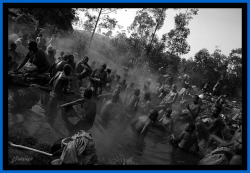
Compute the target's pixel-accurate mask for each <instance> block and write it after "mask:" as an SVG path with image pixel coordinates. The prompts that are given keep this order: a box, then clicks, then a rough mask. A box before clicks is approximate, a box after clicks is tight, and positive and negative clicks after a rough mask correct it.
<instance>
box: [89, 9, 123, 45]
mask: <svg viewBox="0 0 250 173" xmlns="http://www.w3.org/2000/svg"><path fill="white" fill-rule="evenodd" d="M90 10H91V11H90ZM117 10H118V8H115V9H113V8H100V9H98V8H93V9H84V12H85V16H86V17H87V20H86V21H85V22H84V27H85V29H86V30H88V31H92V34H91V39H90V43H89V46H90V45H91V42H92V39H93V36H94V34H95V30H96V28H97V27H98V28H105V29H108V30H109V31H111V30H112V29H114V28H115V27H116V25H117V20H116V19H115V18H110V17H109V15H108V14H110V13H113V12H116V11H117ZM91 12H92V13H91ZM94 12H98V15H97V16H96V15H94V14H93V13H94ZM102 15H104V16H103V17H101V16H102ZM99 21H101V22H100V23H99ZM98 23H99V24H98Z"/></svg>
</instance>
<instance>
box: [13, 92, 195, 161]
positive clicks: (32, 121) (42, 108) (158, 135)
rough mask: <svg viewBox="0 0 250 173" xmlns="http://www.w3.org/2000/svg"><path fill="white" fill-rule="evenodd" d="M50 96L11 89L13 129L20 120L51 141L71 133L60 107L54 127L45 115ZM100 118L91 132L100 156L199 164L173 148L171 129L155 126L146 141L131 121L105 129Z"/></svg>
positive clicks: (40, 136) (103, 157)
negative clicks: (160, 128)
mask: <svg viewBox="0 0 250 173" xmlns="http://www.w3.org/2000/svg"><path fill="white" fill-rule="evenodd" d="M49 98H50V96H49V93H48V92H45V91H41V90H39V89H36V88H22V89H21V88H12V89H9V90H8V105H9V106H8V108H9V109H8V110H9V111H8V125H9V131H10V130H13V129H15V127H16V123H18V124H19V125H20V124H22V126H23V127H24V128H25V129H26V130H25V132H26V133H27V134H29V135H31V136H34V137H37V138H38V139H40V140H41V141H42V142H44V143H48V144H52V143H53V142H55V141H56V140H58V139H59V138H62V137H67V135H69V133H68V131H67V129H66V128H65V126H64V122H63V120H62V119H61V112H60V110H58V112H57V115H56V117H57V118H56V121H55V126H54V127H53V128H52V127H51V126H50V124H49V123H48V122H47V120H46V118H45V117H46V116H45V114H46V111H47V106H48V105H47V104H48V100H49ZM69 100H70V99H69ZM71 100H74V98H71ZM96 119H97V120H96V121H95V123H94V126H93V127H92V128H91V129H90V130H89V133H91V134H92V136H93V138H94V140H95V143H96V148H97V155H98V156H99V158H100V159H104V160H108V159H112V158H119V157H120V158H126V159H132V160H133V161H134V162H136V163H137V164H141V165H150V164H151V165H173V164H174V165H196V164H197V163H198V161H199V158H198V157H197V156H195V155H192V154H191V153H184V152H182V151H180V150H178V149H175V148H173V147H172V145H171V144H170V143H169V140H168V139H169V135H170V134H169V133H167V132H163V131H160V130H158V129H156V128H153V129H150V130H149V131H148V134H147V136H146V137H145V139H144V141H138V139H137V138H136V137H135V135H134V133H133V131H132V129H131V128H130V126H129V124H122V123H121V124H116V122H113V124H112V123H111V124H112V125H111V126H110V127H109V128H107V129H104V128H103V126H102V125H101V124H100V123H99V121H98V115H97V116H96ZM178 127H181V125H180V124H179V125H178ZM183 127H184V126H183ZM179 129H180V128H179Z"/></svg>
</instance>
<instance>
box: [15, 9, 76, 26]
mask: <svg viewBox="0 0 250 173" xmlns="http://www.w3.org/2000/svg"><path fill="white" fill-rule="evenodd" d="M18 11H19V13H20V14H23V15H31V16H32V17H33V18H34V19H35V20H37V22H38V26H39V27H44V26H45V25H51V26H53V27H55V28H56V29H60V30H65V31H68V30H72V29H73V27H72V22H73V21H75V20H77V19H78V18H77V17H76V9H72V8H19V9H18Z"/></svg>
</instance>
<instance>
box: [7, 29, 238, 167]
mask: <svg viewBox="0 0 250 173" xmlns="http://www.w3.org/2000/svg"><path fill="white" fill-rule="evenodd" d="M22 41H23V40H22ZM19 42H20V40H19V41H18V40H17V41H16V42H13V43H11V44H10V48H9V52H8V70H9V71H11V72H18V71H20V70H21V69H22V68H23V67H24V66H25V64H26V63H27V62H28V63H30V64H32V65H33V67H34V68H32V70H27V71H26V73H27V76H32V77H37V76H39V75H43V74H49V76H50V81H49V83H48V86H50V87H51V88H52V91H51V93H50V100H49V101H48V110H47V111H46V112H47V114H46V116H47V121H48V122H49V123H50V124H51V126H52V127H53V125H54V124H55V119H56V118H57V115H58V112H59V109H58V107H60V110H61V113H62V118H63V120H64V123H65V127H66V128H67V130H68V131H69V132H70V135H74V134H76V133H77V132H79V131H80V130H84V131H86V132H88V131H89V130H90V129H91V128H92V127H93V124H94V121H95V120H97V119H98V121H99V122H100V123H101V124H102V125H103V127H104V128H106V129H107V128H109V127H110V125H111V122H112V123H122V124H127V125H129V126H131V127H132V129H133V131H134V133H136V134H137V135H138V137H139V138H138V140H143V139H144V138H145V136H147V132H148V130H149V129H150V128H151V127H153V126H154V127H158V128H160V129H162V130H163V131H166V132H167V134H168V135H169V136H170V142H171V143H172V145H173V146H174V147H177V148H179V149H180V150H183V152H187V151H189V150H190V149H191V148H192V147H193V146H194V147H195V149H196V152H199V151H200V149H199V148H200V147H199V141H201V140H205V141H206V144H207V146H206V148H209V147H220V146H226V147H231V146H233V148H234V151H235V152H234V155H232V158H230V162H229V164H241V150H242V134H241V132H242V130H241V129H242V127H241V123H242V121H241V115H237V116H236V117H235V118H234V119H230V121H226V122H225V119H223V118H224V117H222V116H221V112H222V111H223V107H224V106H225V105H226V104H227V99H226V98H227V96H228V93H227V94H224V95H223V91H221V89H222V86H223V79H219V80H218V82H217V83H216V85H215V86H214V87H213V88H212V90H211V93H210V90H209V89H210V88H209V84H206V85H204V87H203V88H202V93H199V94H197V93H196V92H195V91H194V89H193V88H192V85H191V84H190V77H189V76H188V75H187V74H185V75H183V76H181V77H180V78H178V79H177V80H174V79H173V78H172V77H171V76H169V75H167V76H162V78H160V80H159V83H158V87H157V88H152V87H151V81H149V80H147V81H145V83H144V85H143V87H141V88H140V86H139V85H138V84H137V83H136V82H135V81H131V82H130V83H128V81H129V79H130V78H129V75H130V73H129V69H128V68H125V69H124V74H122V75H119V74H118V73H117V71H116V69H111V68H109V67H108V66H107V64H105V63H104V64H102V65H101V66H100V67H98V68H96V62H95V61H92V64H91V65H90V64H89V60H91V57H88V56H85V57H82V59H81V61H80V62H78V63H76V62H75V59H74V55H72V54H67V53H65V52H60V56H59V57H55V55H56V52H57V49H58V43H57V36H56V34H54V35H53V36H52V38H51V40H50V41H49V42H48V43H47V42H46V39H45V38H44V37H43V34H42V33H40V34H39V35H38V37H37V39H36V40H35V41H32V40H31V41H28V40H26V42H25V41H23V42H25V43H22V42H21V43H19ZM18 44H21V45H19V47H20V46H21V47H24V48H26V49H27V53H26V55H23V54H22V53H20V51H18V50H17V47H18ZM70 94H71V95H72V94H73V95H74V94H75V95H80V96H81V98H79V99H77V100H75V101H67V99H65V98H66V97H67V96H68V95H70ZM206 102H210V103H212V104H213V106H212V108H211V111H210V112H209V111H208V112H206V116H204V112H205V108H204V107H205V106H204V105H205V104H206ZM174 111H175V112H178V116H174V114H173V112H174ZM97 115H98V116H97ZM69 117H77V118H78V121H77V122H76V123H75V124H73V123H72V122H70V121H69V119H68V118H69ZM176 121H181V122H183V123H185V124H186V128H185V129H182V130H183V131H182V132H181V133H179V134H178V135H175V134H174V130H173V129H174V128H176V127H175V122H176ZM228 122H230V123H235V124H237V125H238V126H237V127H238V129H235V131H234V132H231V136H229V137H225V135H224V134H223V132H224V131H225V129H226V128H227V127H229V123H228Z"/></svg>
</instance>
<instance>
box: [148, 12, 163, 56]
mask: <svg viewBox="0 0 250 173" xmlns="http://www.w3.org/2000/svg"><path fill="white" fill-rule="evenodd" d="M163 12H164V8H163V9H162V12H161V15H162V13H163ZM161 15H160V17H161ZM158 26H159V22H157V25H156V27H155V31H154V33H153V35H152V39H151V42H150V45H152V43H153V40H154V38H155V33H156V31H157V29H158ZM149 48H150V46H149ZM149 52H150V50H149V49H148V50H147V54H148V53H149Z"/></svg>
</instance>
